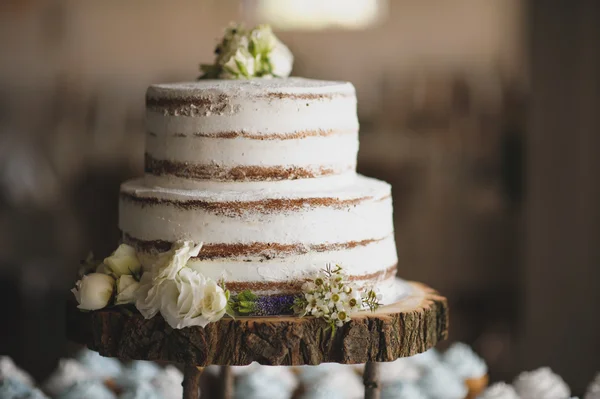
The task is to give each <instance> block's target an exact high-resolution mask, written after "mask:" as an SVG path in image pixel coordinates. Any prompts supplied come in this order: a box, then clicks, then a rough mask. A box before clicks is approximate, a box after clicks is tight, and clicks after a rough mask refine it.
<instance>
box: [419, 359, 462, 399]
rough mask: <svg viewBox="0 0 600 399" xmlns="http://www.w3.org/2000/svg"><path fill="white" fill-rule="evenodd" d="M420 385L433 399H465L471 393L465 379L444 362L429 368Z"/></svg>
mask: <svg viewBox="0 0 600 399" xmlns="http://www.w3.org/2000/svg"><path fill="white" fill-rule="evenodd" d="M418 386H419V388H421V390H422V391H423V392H424V393H425V394H426V395H428V396H429V397H430V398H431V399H464V398H466V397H467V394H468V393H469V389H468V388H467V385H466V384H465V382H464V380H463V379H462V378H461V377H459V376H458V374H456V373H454V372H452V370H450V369H448V367H447V366H445V365H443V364H438V365H434V366H432V367H430V368H428V369H427V370H426V371H425V373H424V374H423V377H422V378H421V379H420V380H419V382H418Z"/></svg>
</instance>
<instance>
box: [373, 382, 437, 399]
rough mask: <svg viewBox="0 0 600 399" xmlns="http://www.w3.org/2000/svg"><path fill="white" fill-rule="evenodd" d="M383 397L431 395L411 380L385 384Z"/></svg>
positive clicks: (399, 398)
mask: <svg viewBox="0 0 600 399" xmlns="http://www.w3.org/2000/svg"><path fill="white" fill-rule="evenodd" d="M381 399H429V397H428V396H427V395H426V394H425V393H424V392H423V390H421V389H420V388H419V387H418V386H417V385H415V384H413V383H411V382H406V381H396V382H395V383H392V384H389V385H384V386H383V388H382V390H381Z"/></svg>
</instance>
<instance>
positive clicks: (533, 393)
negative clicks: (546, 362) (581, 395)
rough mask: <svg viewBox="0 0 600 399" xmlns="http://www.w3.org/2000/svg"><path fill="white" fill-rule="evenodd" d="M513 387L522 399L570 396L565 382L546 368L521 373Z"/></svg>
mask: <svg viewBox="0 0 600 399" xmlns="http://www.w3.org/2000/svg"><path fill="white" fill-rule="evenodd" d="M513 385H514V387H515V390H516V391H517V393H518V394H519V396H520V397H521V398H522V399H539V398H544V399H565V398H569V397H570V396H571V390H570V389H569V387H568V386H567V384H566V383H565V381H564V380H563V379H562V378H561V377H560V376H559V375H557V374H555V373H553V372H552V370H550V368H548V367H543V368H540V369H537V370H535V371H530V372H524V373H521V374H520V375H519V376H518V377H517V378H516V379H515V381H514V383H513Z"/></svg>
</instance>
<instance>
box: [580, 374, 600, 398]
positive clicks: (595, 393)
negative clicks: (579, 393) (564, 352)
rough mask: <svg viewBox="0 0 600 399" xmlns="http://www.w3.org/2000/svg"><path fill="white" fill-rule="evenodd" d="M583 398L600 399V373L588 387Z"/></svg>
mask: <svg viewBox="0 0 600 399" xmlns="http://www.w3.org/2000/svg"><path fill="white" fill-rule="evenodd" d="M583 399H600V373H598V374H597V375H596V378H595V379H594V381H592V383H591V384H590V386H589V387H588V389H587V391H586V392H585V396H584V397H583Z"/></svg>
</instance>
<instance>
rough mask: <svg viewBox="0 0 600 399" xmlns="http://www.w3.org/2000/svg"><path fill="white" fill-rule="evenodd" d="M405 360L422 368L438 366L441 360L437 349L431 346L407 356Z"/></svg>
mask: <svg viewBox="0 0 600 399" xmlns="http://www.w3.org/2000/svg"><path fill="white" fill-rule="evenodd" d="M406 360H408V361H411V362H413V363H414V364H416V365H417V366H419V367H421V368H422V369H428V368H431V367H434V366H439V365H440V364H441V362H442V357H441V355H440V352H439V351H438V350H437V349H435V348H431V349H429V350H426V351H425V352H423V353H419V354H417V355H414V356H411V357H408V358H406Z"/></svg>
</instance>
